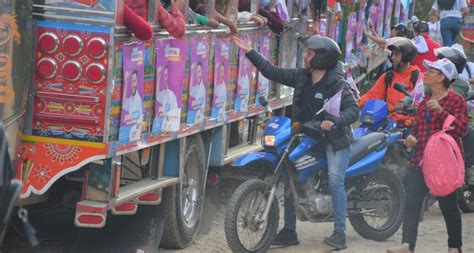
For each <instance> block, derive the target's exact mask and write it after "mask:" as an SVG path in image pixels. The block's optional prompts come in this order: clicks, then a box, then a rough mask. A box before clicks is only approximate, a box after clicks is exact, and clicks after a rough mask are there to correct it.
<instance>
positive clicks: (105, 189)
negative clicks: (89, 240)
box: [0, 0, 405, 249]
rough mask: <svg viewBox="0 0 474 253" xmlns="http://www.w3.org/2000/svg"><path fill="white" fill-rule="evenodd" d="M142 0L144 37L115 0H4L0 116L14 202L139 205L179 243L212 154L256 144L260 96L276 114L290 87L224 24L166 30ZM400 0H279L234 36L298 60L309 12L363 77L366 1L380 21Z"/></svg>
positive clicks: (90, 210) (128, 210) (197, 213)
mask: <svg viewBox="0 0 474 253" xmlns="http://www.w3.org/2000/svg"><path fill="white" fill-rule="evenodd" d="M143 2H144V3H145V10H146V12H145V13H146V14H145V15H144V17H145V19H146V21H147V22H149V23H150V24H151V25H152V27H153V38H152V39H151V40H148V41H140V40H138V39H136V38H135V36H134V35H133V34H132V33H131V32H130V31H129V30H128V29H127V27H125V26H124V5H125V1H124V0H38V1H36V0H35V1H33V4H32V3H31V1H27V0H15V1H14V0H7V1H3V2H2V3H1V4H0V13H1V16H0V18H1V19H0V26H1V27H2V31H1V33H0V35H1V42H2V44H1V45H0V47H1V48H2V51H1V57H0V71H1V73H2V75H1V76H0V78H2V79H1V80H0V82H1V83H0V105H1V107H0V108H1V109H0V110H1V115H2V118H1V119H2V123H3V124H4V125H5V126H6V130H5V132H6V137H7V138H6V139H8V141H9V144H10V145H9V147H10V148H9V150H10V154H11V157H10V158H11V160H12V161H13V164H14V168H15V171H14V173H13V174H14V177H15V178H16V181H15V182H17V183H19V182H21V185H22V186H21V190H20V194H19V200H18V202H17V204H18V205H22V206H26V207H28V206H30V205H31V204H37V203H43V202H48V201H51V196H50V195H51V193H54V194H55V196H56V197H55V199H56V201H57V199H58V198H57V195H58V194H59V195H60V196H61V197H60V198H59V199H61V201H62V202H63V203H62V204H63V206H64V208H73V209H75V218H74V224H75V225H76V226H77V227H83V228H90V229H100V228H103V227H104V226H105V225H106V223H107V220H108V218H107V217H108V216H110V215H141V216H142V217H143V219H146V220H149V222H147V223H146V224H145V225H143V226H146V227H144V228H143V229H145V230H154V231H155V232H154V233H150V236H151V237H153V236H155V237H159V238H151V239H150V241H152V242H153V243H152V244H153V245H151V247H152V248H155V249H156V248H157V247H158V246H159V244H160V241H161V243H162V245H164V246H167V247H170V248H184V247H187V246H189V245H190V244H191V243H192V241H193V239H194V238H195V236H196V234H197V233H198V229H199V226H200V223H201V222H202V219H203V218H202V210H203V205H204V198H205V191H206V184H207V182H215V181H216V180H215V179H216V176H215V175H214V174H212V175H211V174H209V173H208V169H209V167H214V168H218V169H219V170H223V169H225V168H226V165H228V164H230V162H232V160H233V159H234V158H236V157H238V156H239V155H241V154H243V153H245V152H249V151H254V150H259V149H261V144H260V143H259V141H257V140H259V138H258V137H257V136H258V135H259V134H260V132H261V130H259V127H258V126H259V124H261V121H262V118H263V117H262V115H263V114H264V112H265V111H264V108H263V107H262V106H261V105H259V104H258V97H261V96H263V97H266V98H267V99H268V101H269V104H270V107H271V108H272V109H273V110H275V111H276V112H277V113H280V114H283V113H285V112H286V109H287V108H290V107H291V103H292V91H291V89H289V88H286V87H284V86H281V85H279V84H277V83H274V82H270V81H268V80H267V79H266V78H265V77H263V76H262V75H260V74H259V73H258V72H257V71H256V69H255V68H254V67H252V65H251V64H250V62H248V60H247V59H246V57H245V55H244V54H243V52H239V50H238V48H237V47H236V46H234V45H233V44H232V42H231V37H230V33H229V30H228V29H227V28H224V27H220V28H217V29H210V28H207V27H203V26H198V25H187V27H186V34H185V36H184V37H183V38H179V39H177V38H173V37H171V36H170V34H169V33H168V32H166V31H165V30H164V29H163V28H162V27H161V26H160V24H159V23H158V21H157V20H158V13H159V12H158V8H159V7H160V6H161V4H160V3H159V2H158V1H156V0H147V1H143ZM229 2H230V4H231V3H233V2H232V1H229ZM206 4H207V5H208V7H209V5H211V7H212V5H214V1H206ZM336 5H339V6H340V7H341V8H340V10H341V11H342V13H343V15H342V16H341V17H342V18H336V12H338V11H339V10H337V8H338V7H337V6H336ZM384 5H386V7H384ZM400 5H401V4H400V1H392V0H387V1H385V2H383V1H377V2H375V1H374V2H373V3H366V2H357V3H355V2H347V3H335V2H330V3H329V8H328V9H329V10H330V11H328V12H327V13H326V15H325V16H324V17H323V18H324V19H322V20H320V22H311V21H305V20H303V21H301V20H302V19H301V14H302V13H303V15H304V13H305V12H304V11H303V10H304V9H305V8H303V7H302V6H300V7H295V6H294V4H293V2H292V1H289V2H288V3H287V12H288V13H289V18H288V20H286V22H287V29H285V31H284V32H282V33H281V34H273V33H272V32H271V31H270V30H269V29H268V28H265V27H259V26H257V25H256V24H255V23H251V22H250V23H249V22H246V23H239V24H238V29H239V34H240V35H239V36H249V37H250V38H251V39H252V41H253V42H254V45H255V48H256V49H257V50H258V51H259V52H260V53H261V54H263V55H264V56H265V57H267V58H268V59H270V60H272V61H273V62H274V63H275V64H278V65H280V66H285V67H294V66H301V62H302V53H303V52H302V50H301V49H300V48H299V46H298V42H297V41H298V37H299V36H302V35H306V34H307V33H309V30H308V31H307V32H305V33H304V34H302V33H301V31H302V30H299V29H297V28H295V27H297V26H298V25H297V24H301V23H302V24H303V27H306V26H308V25H313V26H314V25H318V26H319V32H320V33H321V34H323V35H327V36H331V37H333V38H334V39H335V40H336V41H338V43H340V45H341V47H342V48H343V50H344V52H345V57H344V59H341V60H344V61H345V62H346V66H347V71H348V78H349V79H350V80H351V81H353V83H354V84H356V83H362V82H363V81H364V80H366V79H367V77H369V76H370V73H371V72H373V71H374V70H375V69H376V68H377V67H378V66H379V65H381V64H383V63H384V61H385V60H386V55H385V53H384V50H383V49H379V48H377V47H375V45H372V44H367V42H366V41H365V39H364V38H363V36H362V26H361V25H363V24H365V23H366V22H368V19H370V17H369V16H370V15H369V14H370V13H371V12H370V10H371V8H372V7H373V6H375V7H374V8H377V9H376V10H375V11H372V13H371V15H372V18H373V19H375V18H377V20H376V21H374V20H372V21H371V22H378V23H377V24H378V26H377V29H380V33H381V34H386V35H388V32H389V27H390V24H393V22H398V19H401V18H403V16H402V17H400V13H405V12H404V11H403V8H400ZM255 6H258V1H252V8H251V11H252V12H254V13H255V12H256V8H255ZM392 7H393V8H392ZM295 8H297V9H296V10H295ZM397 8H398V9H397ZM210 9H213V8H206V10H210ZM335 11H336V12H335ZM390 13H396V14H395V15H386V14H390ZM397 13H398V14H397ZM306 14H307V13H306ZM298 15H300V18H297V17H298ZM207 16H209V17H212V16H213V13H212V12H211V11H209V12H208V13H207ZM392 16H393V17H394V19H393V20H391V17H392ZM295 24H296V25H295ZM303 30H304V29H303ZM351 73H352V74H351ZM244 137H245V138H244ZM3 139H5V138H3ZM4 149H5V148H2V151H3V150H4ZM2 164H5V163H2ZM7 181H8V180H7ZM18 185H19V184H18ZM0 186H2V185H0ZM12 196H13V195H12ZM14 197H15V196H13V198H14ZM31 208H34V206H31ZM163 223H164V226H163ZM163 227H165V233H163ZM161 234H163V238H161ZM158 235H159V236H158ZM161 239H162V240H161Z"/></svg>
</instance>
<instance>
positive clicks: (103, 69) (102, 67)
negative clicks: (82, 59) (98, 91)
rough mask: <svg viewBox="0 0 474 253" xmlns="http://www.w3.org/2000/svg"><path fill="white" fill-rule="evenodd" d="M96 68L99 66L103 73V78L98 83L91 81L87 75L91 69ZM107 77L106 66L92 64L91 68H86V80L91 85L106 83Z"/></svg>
mask: <svg viewBox="0 0 474 253" xmlns="http://www.w3.org/2000/svg"><path fill="white" fill-rule="evenodd" d="M94 66H97V67H98V68H99V69H100V70H101V71H102V77H101V78H100V79H99V80H98V81H92V80H90V79H89V76H88V75H87V74H88V71H89V69H90V68H91V67H94ZM106 75H107V71H106V69H105V67H104V65H102V64H99V63H92V64H89V66H87V68H86V79H87V81H89V82H91V83H93V84H98V83H100V82H102V81H104V79H105V77H106Z"/></svg>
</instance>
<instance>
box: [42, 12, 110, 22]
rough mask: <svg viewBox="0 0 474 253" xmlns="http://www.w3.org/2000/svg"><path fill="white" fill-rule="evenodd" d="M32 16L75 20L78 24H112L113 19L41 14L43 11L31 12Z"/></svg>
mask: <svg viewBox="0 0 474 253" xmlns="http://www.w3.org/2000/svg"><path fill="white" fill-rule="evenodd" d="M33 17H34V18H43V19H51V20H60V21H76V22H77V23H79V24H81V23H82V24H84V23H87V24H94V25H98V24H104V25H114V24H115V21H114V20H103V19H94V18H85V17H74V16H64V15H53V14H43V13H33Z"/></svg>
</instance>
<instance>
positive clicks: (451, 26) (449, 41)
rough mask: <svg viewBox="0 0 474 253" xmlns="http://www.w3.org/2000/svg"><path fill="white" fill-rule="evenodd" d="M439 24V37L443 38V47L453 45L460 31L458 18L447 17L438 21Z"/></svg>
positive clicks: (460, 22)
mask: <svg viewBox="0 0 474 253" xmlns="http://www.w3.org/2000/svg"><path fill="white" fill-rule="evenodd" d="M440 24H441V37H443V43H444V46H445V47H450V46H451V45H453V43H454V40H455V39H456V37H457V36H458V35H459V30H461V25H462V21H461V19H460V18H455V17H447V18H443V19H441V21H440Z"/></svg>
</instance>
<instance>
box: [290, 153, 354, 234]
mask: <svg viewBox="0 0 474 253" xmlns="http://www.w3.org/2000/svg"><path fill="white" fill-rule="evenodd" d="M350 154H351V147H350V146H349V147H347V148H345V149H341V150H338V151H335V152H334V151H333V150H332V146H331V145H328V146H327V147H326V155H327V161H328V172H329V188H330V191H331V194H332V205H333V208H334V230H339V231H345V230H346V209H347V195H346V189H345V187H344V178H345V175H346V170H347V167H348V165H349V156H350ZM288 189H289V185H288V182H287V181H285V198H284V203H283V205H284V206H285V216H284V220H285V228H287V229H292V230H294V229H295V228H296V214H295V207H294V205H293V198H292V196H291V195H289V194H288V192H289V190H288Z"/></svg>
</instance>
